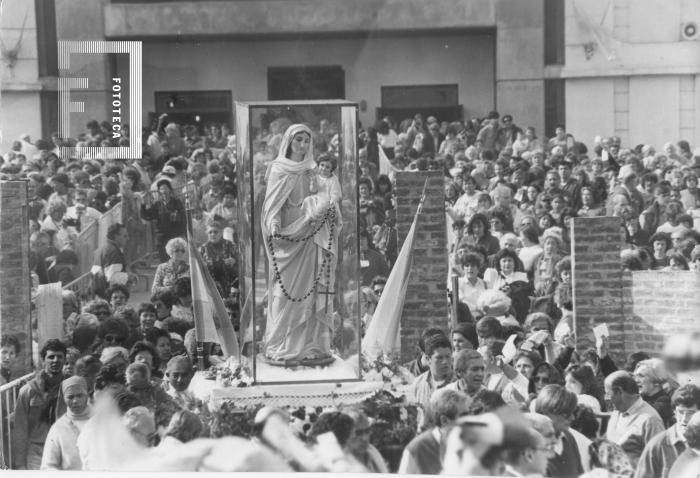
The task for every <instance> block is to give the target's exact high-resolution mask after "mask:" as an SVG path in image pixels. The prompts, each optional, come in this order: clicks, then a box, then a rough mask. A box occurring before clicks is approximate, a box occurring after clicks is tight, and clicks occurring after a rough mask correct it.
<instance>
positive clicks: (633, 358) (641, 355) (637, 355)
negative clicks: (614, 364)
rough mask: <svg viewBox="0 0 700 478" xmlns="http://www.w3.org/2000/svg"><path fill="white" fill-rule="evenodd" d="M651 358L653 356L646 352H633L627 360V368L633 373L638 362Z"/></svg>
mask: <svg viewBox="0 0 700 478" xmlns="http://www.w3.org/2000/svg"><path fill="white" fill-rule="evenodd" d="M649 358H651V357H650V356H649V354H648V353H646V352H632V353H631V354H630V355H629V357H627V361H626V362H625V370H627V371H628V372H629V373H632V372H634V369H635V368H637V364H638V363H639V362H641V361H642V360H646V359H649Z"/></svg>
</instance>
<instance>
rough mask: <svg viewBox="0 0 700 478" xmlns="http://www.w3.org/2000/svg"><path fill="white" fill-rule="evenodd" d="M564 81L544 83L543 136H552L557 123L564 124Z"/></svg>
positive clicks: (557, 80) (555, 80) (546, 81)
mask: <svg viewBox="0 0 700 478" xmlns="http://www.w3.org/2000/svg"><path fill="white" fill-rule="evenodd" d="M565 81H566V80H563V79H554V80H545V81H544V130H545V131H544V134H545V135H546V136H548V137H549V136H554V128H555V126H556V125H557V124H558V123H563V124H566V89H565V86H566V83H565Z"/></svg>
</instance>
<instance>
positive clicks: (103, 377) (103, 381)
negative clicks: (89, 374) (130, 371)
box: [95, 365, 126, 390]
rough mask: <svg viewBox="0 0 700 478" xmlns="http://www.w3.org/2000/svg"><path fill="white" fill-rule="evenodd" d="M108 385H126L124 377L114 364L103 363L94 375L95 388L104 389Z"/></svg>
mask: <svg viewBox="0 0 700 478" xmlns="http://www.w3.org/2000/svg"><path fill="white" fill-rule="evenodd" d="M110 385H126V377H125V376H124V373H123V372H120V371H119V368H118V367H117V366H116V365H103V366H102V368H100V371H99V372H97V375H96V376H95V390H104V389H105V388H107V387H108V386H110Z"/></svg>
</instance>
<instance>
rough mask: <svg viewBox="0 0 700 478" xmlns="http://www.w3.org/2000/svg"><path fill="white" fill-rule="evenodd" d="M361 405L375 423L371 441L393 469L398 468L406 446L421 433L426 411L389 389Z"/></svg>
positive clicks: (371, 432)
mask: <svg viewBox="0 0 700 478" xmlns="http://www.w3.org/2000/svg"><path fill="white" fill-rule="evenodd" d="M361 407H362V410H363V411H364V412H365V413H366V414H367V416H368V417H369V418H370V421H371V423H372V426H371V431H370V435H369V441H370V443H372V445H374V446H375V447H376V448H377V450H379V452H380V453H381V454H382V456H383V457H384V458H385V459H386V460H387V462H388V463H389V468H390V469H391V470H392V471H396V470H397V469H398V465H399V461H400V460H401V454H402V453H403V450H404V448H405V447H406V445H408V443H409V442H410V441H411V440H412V439H413V438H414V437H415V436H416V434H417V433H418V426H419V425H420V423H421V422H422V421H423V410H422V409H421V408H420V407H419V406H418V405H416V404H412V403H408V402H407V400H406V397H405V396H400V397H396V396H394V395H393V394H392V393H391V392H389V391H387V390H380V391H378V392H376V393H375V394H374V395H373V396H371V397H369V398H367V399H365V400H364V401H363V402H362V404H361Z"/></svg>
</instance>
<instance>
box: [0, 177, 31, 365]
mask: <svg viewBox="0 0 700 478" xmlns="http://www.w3.org/2000/svg"><path fill="white" fill-rule="evenodd" d="M26 205H27V183H26V182H25V181H0V271H2V274H0V335H2V336H5V335H10V334H12V335H15V336H16V337H17V338H18V339H19V342H20V344H21V350H20V355H19V357H18V358H17V360H16V361H15V369H14V370H13V376H15V377H16V376H21V375H24V374H26V373H29V372H31V370H32V357H31V324H30V319H29V315H30V297H29V294H30V289H31V282H30V276H29V217H28V215H27V208H26Z"/></svg>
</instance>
